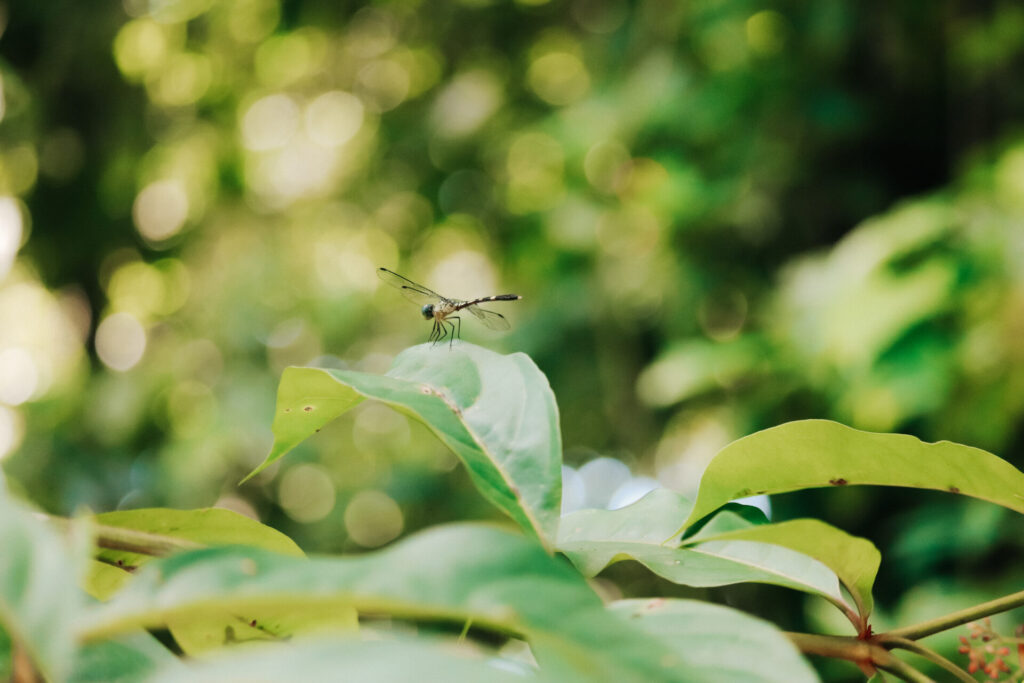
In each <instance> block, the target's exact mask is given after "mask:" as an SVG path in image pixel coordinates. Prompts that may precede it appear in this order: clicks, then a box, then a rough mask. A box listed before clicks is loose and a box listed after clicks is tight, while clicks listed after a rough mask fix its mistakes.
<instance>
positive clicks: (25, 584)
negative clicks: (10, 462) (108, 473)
mask: <svg viewBox="0 0 1024 683" xmlns="http://www.w3.org/2000/svg"><path fill="white" fill-rule="evenodd" d="M78 570H79V559H78V558H76V557H75V556H74V554H73V553H72V552H70V551H69V550H67V549H66V548H65V547H64V544H63V542H62V540H61V538H60V537H59V536H58V535H57V534H56V533H55V532H54V531H53V529H51V528H50V527H49V526H47V525H46V524H45V523H44V522H42V521H41V520H39V519H37V518H36V516H35V515H33V514H32V513H31V512H30V511H29V509H28V508H26V507H24V506H22V505H20V504H18V503H16V502H15V501H13V500H12V499H11V498H10V495H9V494H8V492H7V487H6V485H5V483H4V480H3V477H2V475H0V626H2V627H3V629H4V630H6V631H7V632H8V633H9V634H10V636H11V640H12V641H13V642H14V643H15V644H16V645H17V646H19V647H21V648H23V650H24V651H25V653H26V654H27V655H28V656H29V658H30V659H31V660H32V662H33V664H34V665H35V667H36V669H37V670H38V671H39V672H40V673H42V674H43V675H44V676H45V677H46V678H47V679H50V680H57V681H62V680H64V679H66V678H67V676H68V674H69V673H70V672H71V663H72V660H73V658H74V655H75V642H74V637H73V632H72V627H73V623H74V620H75V618H76V615H77V614H78V613H79V610H80V607H81V601H82V595H81V593H80V592H79V590H78Z"/></svg>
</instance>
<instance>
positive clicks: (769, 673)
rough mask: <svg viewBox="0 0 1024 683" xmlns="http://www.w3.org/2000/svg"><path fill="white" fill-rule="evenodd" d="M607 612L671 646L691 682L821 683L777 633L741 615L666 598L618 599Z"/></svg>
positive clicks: (709, 604)
mask: <svg viewBox="0 0 1024 683" xmlns="http://www.w3.org/2000/svg"><path fill="white" fill-rule="evenodd" d="M609 609H611V610H612V611H613V612H615V613H616V614H618V615H619V616H621V617H622V618H623V619H626V620H628V621H629V623H630V624H632V625H634V626H636V627H639V628H640V629H642V630H643V631H645V632H646V633H648V634H649V635H650V636H651V637H652V638H656V639H658V640H659V641H661V642H662V643H664V644H666V645H667V646H669V647H671V648H672V650H673V652H674V653H675V656H676V661H677V666H678V667H680V668H682V669H684V670H685V671H686V672H687V676H688V679H687V680H689V681H692V683H804V682H805V681H806V682H813V681H817V680H818V676H817V675H816V674H815V673H814V670H813V669H812V668H811V667H810V665H809V664H808V663H807V662H806V660H804V658H803V657H802V656H801V655H800V653H799V652H798V651H797V649H796V647H794V646H793V644H792V643H791V642H790V641H789V640H788V639H787V638H786V637H785V636H784V635H783V634H782V633H781V632H780V631H779V630H778V628H776V627H775V626H773V625H772V624H770V623H768V622H766V621H762V620H761V619H757V618H755V617H752V616H749V615H747V614H744V613H743V612H740V611H738V610H734V609H732V608H729V607H723V606H721V605H713V604H711V603H707V602H701V601H698V600H675V599H664V598H657V599H654V600H619V601H618V602H614V603H612V604H611V606H610V607H609ZM740 653H742V654H740Z"/></svg>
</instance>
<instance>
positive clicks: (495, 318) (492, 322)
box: [466, 305, 512, 330]
mask: <svg viewBox="0 0 1024 683" xmlns="http://www.w3.org/2000/svg"><path fill="white" fill-rule="evenodd" d="M466 310H468V311H469V312H470V313H472V314H473V315H475V316H476V317H477V318H479V319H480V322H482V323H483V324H484V325H487V327H489V328H491V329H492V330H507V329H509V328H510V327H512V326H511V325H509V324H508V320H506V319H505V316H503V315H502V314H501V313H495V312H494V311H488V310H487V309H484V308H480V307H479V306H476V305H473V306H467V307H466Z"/></svg>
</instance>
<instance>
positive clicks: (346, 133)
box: [306, 90, 363, 147]
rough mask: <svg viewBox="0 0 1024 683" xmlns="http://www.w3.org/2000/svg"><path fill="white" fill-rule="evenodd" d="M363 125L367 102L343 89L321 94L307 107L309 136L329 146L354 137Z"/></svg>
mask: <svg viewBox="0 0 1024 683" xmlns="http://www.w3.org/2000/svg"><path fill="white" fill-rule="evenodd" d="M362 125H363V103H362V102H361V101H360V100H359V98H358V97H356V96H355V95H352V94H350V93H347V92H342V91H340V90H333V91H331V92H326V93H324V94H323V95H320V96H319V97H317V98H316V99H314V100H313V101H312V102H310V103H309V105H308V106H307V107H306V132H307V134H308V135H309V139H310V140H312V141H313V142H315V143H317V144H318V145H324V146H325V147H337V146H339V145H343V144H345V143H346V142H348V141H349V140H351V139H352V138H353V137H354V136H355V134H356V133H358V132H359V129H360V127H362Z"/></svg>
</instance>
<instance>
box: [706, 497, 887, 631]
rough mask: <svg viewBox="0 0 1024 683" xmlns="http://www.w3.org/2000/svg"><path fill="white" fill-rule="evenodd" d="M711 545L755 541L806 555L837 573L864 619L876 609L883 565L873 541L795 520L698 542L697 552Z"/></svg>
mask: <svg viewBox="0 0 1024 683" xmlns="http://www.w3.org/2000/svg"><path fill="white" fill-rule="evenodd" d="M716 516H717V515H716ZM708 541H712V542H713V541H756V542H759V543H769V544H772V545H779V546H783V547H786V548H789V549H791V550H795V551H797V552H799V553H803V554H804V555H808V556H810V557H813V558H814V559H816V560H818V561H819V562H821V563H822V564H824V565H825V566H827V567H828V568H829V569H831V570H832V571H834V572H835V573H836V576H838V577H839V580H840V581H842V582H843V585H844V586H846V588H847V590H849V591H850V594H851V595H852V596H853V599H854V601H856V603H857V611H858V613H859V614H860V615H861V617H862V618H866V617H867V616H868V615H869V614H870V613H871V609H872V608H873V606H874V600H873V598H872V596H871V588H872V586H873V585H874V582H875V576H876V575H877V574H878V567H879V565H880V564H881V562H882V556H881V554H880V553H879V552H878V549H877V548H875V546H874V544H873V543H871V541H869V540H867V539H864V538H858V537H857V536H851V535H850V534H848V533H846V532H845V531H842V530H840V529H837V528H835V527H834V526H831V525H829V524H826V523H825V522H821V521H818V520H816V519H795V520H792V521H789V522H780V523H778V524H764V525H760V526H753V527H750V528H747V529H737V530H735V531H727V532H724V533H721V534H718V535H717V536H710V537H703V538H701V539H699V540H697V543H698V544H699V545H697V546H695V549H699V548H700V547H701V544H703V543H704V542H708Z"/></svg>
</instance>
